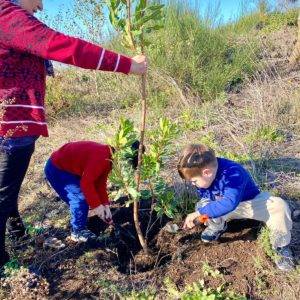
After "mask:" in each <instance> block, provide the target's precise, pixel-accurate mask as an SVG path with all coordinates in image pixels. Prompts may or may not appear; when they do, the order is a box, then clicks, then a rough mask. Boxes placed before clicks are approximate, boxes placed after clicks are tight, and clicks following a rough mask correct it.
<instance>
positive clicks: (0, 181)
mask: <svg viewBox="0 0 300 300" xmlns="http://www.w3.org/2000/svg"><path fill="white" fill-rule="evenodd" d="M34 146H35V144H34V143H33V144H31V145H28V146H24V147H20V148H16V149H13V150H12V151H10V152H6V151H4V150H0V255H1V251H4V249H5V230H6V222H7V219H8V218H9V217H10V216H19V212H18V196H19V192H20V188H21V185H22V182H23V179H24V177H25V174H26V171H27V169H28V165H29V162H30V159H31V156H32V153H33V152H34Z"/></svg>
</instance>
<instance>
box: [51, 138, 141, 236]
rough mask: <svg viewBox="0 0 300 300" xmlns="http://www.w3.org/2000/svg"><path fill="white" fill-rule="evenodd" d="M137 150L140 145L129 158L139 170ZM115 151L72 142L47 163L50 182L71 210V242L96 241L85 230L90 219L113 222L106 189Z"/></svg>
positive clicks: (95, 145)
mask: <svg viewBox="0 0 300 300" xmlns="http://www.w3.org/2000/svg"><path fill="white" fill-rule="evenodd" d="M138 147H139V142H138V141H136V142H134V143H133V144H132V147H131V148H132V150H133V156H132V157H128V159H129V162H130V163H131V165H132V167H133V168H136V167H137V156H138ZM112 151H113V149H112V148H111V147H110V146H109V145H103V144H99V143H96V142H89V141H82V142H72V143H68V144H65V145H64V146H62V147H61V148H60V149H58V150H57V151H55V152H54V153H53V154H52V155H51V157H50V159H49V160H48V162H47V163H46V166H45V175H46V178H47V180H48V182H49V183H50V185H51V186H52V187H53V189H54V190H55V191H56V193H57V194H58V195H59V197H60V198H61V199H62V200H63V201H64V202H66V203H67V204H68V205H69V207H70V214H71V240H73V241H75V242H87V241H89V240H93V239H95V238H96V236H95V235H94V234H93V233H92V232H91V231H89V230H87V229H86V224H87V217H88V216H91V217H92V216H95V215H96V216H98V217H99V218H101V219H102V220H103V221H106V222H108V221H110V220H111V219H112V214H111V212H110V209H109V200H108V195H107V190H106V188H107V187H106V185H107V177H108V174H109V172H110V171H111V168H112V161H111V154H112Z"/></svg>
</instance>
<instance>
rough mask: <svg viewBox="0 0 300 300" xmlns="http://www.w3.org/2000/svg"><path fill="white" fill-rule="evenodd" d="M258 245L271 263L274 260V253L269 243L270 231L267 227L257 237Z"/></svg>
mask: <svg viewBox="0 0 300 300" xmlns="http://www.w3.org/2000/svg"><path fill="white" fill-rule="evenodd" d="M258 240H259V243H260V245H261V247H262V248H263V250H264V252H265V253H266V255H267V256H269V257H270V258H271V259H272V260H273V261H275V259H276V253H275V251H274V250H273V249H272V246H271V243H270V230H269V228H267V227H263V228H262V230H261V232H260V235H259V239H258Z"/></svg>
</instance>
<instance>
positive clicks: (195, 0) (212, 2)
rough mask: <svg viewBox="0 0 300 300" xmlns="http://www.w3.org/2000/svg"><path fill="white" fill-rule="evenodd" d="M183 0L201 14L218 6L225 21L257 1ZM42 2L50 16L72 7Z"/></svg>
mask: <svg viewBox="0 0 300 300" xmlns="http://www.w3.org/2000/svg"><path fill="white" fill-rule="evenodd" d="M174 1H175V0H174ZM185 1H188V2H190V3H191V4H192V5H194V6H195V5H196V7H198V8H199V9H200V11H201V13H202V14H205V13H206V12H207V11H208V10H216V9H217V8H219V9H218V10H219V13H220V15H221V17H222V19H223V21H225V22H226V21H228V20H230V19H232V18H234V17H236V16H237V15H238V14H239V13H240V12H241V9H242V7H243V6H247V8H248V9H250V10H251V9H253V8H254V7H255V3H257V0H250V1H246V0H245V1H243V0H241V1H239V0H220V1H218V0H190V1H189V0H184V2H185ZM279 1H280V0H279ZM282 1H284V0H282ZM43 2H44V8H45V11H46V13H48V14H49V15H51V16H53V15H55V14H57V13H58V12H59V11H61V10H65V9H66V8H71V7H72V0H44V1H43ZM170 2H172V1H170ZM269 2H270V3H271V4H274V3H275V2H276V0H270V1H269ZM298 2H299V1H298Z"/></svg>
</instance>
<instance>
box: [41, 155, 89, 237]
mask: <svg viewBox="0 0 300 300" xmlns="http://www.w3.org/2000/svg"><path fill="white" fill-rule="evenodd" d="M45 175H46V178H47V180H48V182H49V183H50V185H51V186H52V187H53V189H54V190H55V191H56V193H57V194H58V195H59V197H60V198H61V199H62V200H63V201H64V202H66V203H67V204H68V206H69V208H70V215H71V217H70V223H71V227H72V231H73V232H77V231H80V230H82V229H85V228H86V224H87V216H88V210H89V206H88V204H87V202H86V200H85V197H84V195H83V193H82V191H81V188H80V177H79V176H76V175H73V174H71V173H68V172H65V171H62V170H60V169H58V168H56V167H55V166H54V165H53V164H52V162H51V160H48V162H47V163H46V166H45Z"/></svg>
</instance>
